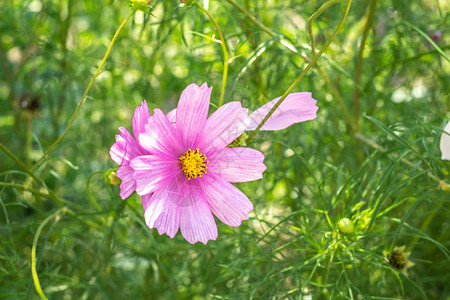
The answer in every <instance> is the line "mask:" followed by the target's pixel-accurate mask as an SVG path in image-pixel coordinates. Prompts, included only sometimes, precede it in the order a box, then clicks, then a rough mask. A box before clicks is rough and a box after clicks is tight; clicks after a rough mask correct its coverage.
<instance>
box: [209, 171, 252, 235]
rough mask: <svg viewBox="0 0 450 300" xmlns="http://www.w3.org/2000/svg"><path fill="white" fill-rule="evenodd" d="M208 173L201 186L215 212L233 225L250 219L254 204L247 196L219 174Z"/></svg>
mask: <svg viewBox="0 0 450 300" xmlns="http://www.w3.org/2000/svg"><path fill="white" fill-rule="evenodd" d="M208 175H210V176H205V177H204V178H202V181H201V187H202V190H203V194H204V195H205V198H206V201H207V202H208V204H209V206H210V207H211V211H212V212H213V214H214V215H216V217H217V218H219V220H220V221H222V222H223V223H225V224H227V225H229V226H233V227H237V226H239V225H241V222H242V220H248V213H249V212H251V211H252V210H253V204H252V203H251V202H250V200H248V198H247V196H245V195H244V193H242V192H241V191H240V190H239V189H238V188H236V187H235V186H233V185H232V184H231V183H229V182H227V181H226V180H224V179H222V178H220V177H219V176H215V175H212V174H208Z"/></svg>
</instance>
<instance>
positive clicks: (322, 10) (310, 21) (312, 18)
mask: <svg viewBox="0 0 450 300" xmlns="http://www.w3.org/2000/svg"><path fill="white" fill-rule="evenodd" d="M339 1H341V0H330V1H328V2H325V3H324V4H323V5H322V6H321V7H320V8H319V9H318V10H317V11H316V12H315V13H313V14H312V15H311V17H309V20H308V34H309V38H310V39H311V52H312V54H313V55H316V49H315V41H314V34H313V32H312V23H313V22H314V20H315V19H317V18H318V17H319V16H320V15H321V14H322V13H323V12H324V11H325V10H326V9H327V8H328V7H330V6H331V5H333V4H336V3H338V2H339Z"/></svg>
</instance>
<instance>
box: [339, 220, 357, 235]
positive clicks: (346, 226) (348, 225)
mask: <svg viewBox="0 0 450 300" xmlns="http://www.w3.org/2000/svg"><path fill="white" fill-rule="evenodd" d="M338 228H339V231H340V232H342V233H344V234H348V233H352V232H353V228H354V226H353V222H352V220H350V219H348V218H343V219H340V220H339V222H338Z"/></svg>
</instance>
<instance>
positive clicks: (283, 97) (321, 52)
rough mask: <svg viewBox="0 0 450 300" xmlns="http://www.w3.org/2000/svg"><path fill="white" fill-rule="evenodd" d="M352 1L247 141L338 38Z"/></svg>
mask: <svg viewBox="0 0 450 300" xmlns="http://www.w3.org/2000/svg"><path fill="white" fill-rule="evenodd" d="M351 3H352V0H348V1H347V6H346V7H345V11H344V16H343V17H342V20H341V22H340V23H339V25H338V27H337V28H336V30H335V31H334V33H333V35H332V36H331V37H330V38H329V39H328V41H327V42H326V43H325V46H323V48H322V49H321V50H320V51H319V53H317V54H316V55H315V56H314V58H313V59H312V60H311V62H310V63H309V64H308V65H307V66H306V68H305V69H304V70H303V72H302V73H301V74H300V76H299V77H298V78H297V79H296V80H295V81H294V83H293V84H291V86H290V87H289V88H288V89H287V90H286V92H284V94H283V95H282V96H281V98H280V100H278V102H277V103H276V104H275V105H274V106H273V107H272V109H271V110H270V111H269V113H268V114H267V115H266V116H265V117H264V119H263V120H262V121H261V123H260V124H259V125H258V127H256V129H255V130H254V131H253V132H252V134H251V135H250V136H249V137H248V139H247V143H249V142H250V141H251V140H252V139H253V138H254V137H255V136H256V134H257V133H258V132H259V130H260V129H261V127H262V126H263V125H264V124H265V123H266V122H267V120H268V119H269V118H270V116H271V115H272V114H273V113H274V112H275V110H276V109H277V108H278V107H279V106H280V105H281V103H283V101H284V99H286V97H287V96H288V95H289V94H290V93H291V92H292V90H293V89H294V88H295V87H296V86H297V85H298V84H299V82H300V81H301V80H302V79H303V77H305V75H306V73H307V72H308V71H309V70H310V69H311V68H312V67H313V66H314V64H315V63H316V62H317V60H318V59H319V57H320V56H321V55H322V54H323V53H324V52H325V50H327V48H328V46H330V44H331V43H332V42H333V40H334V39H335V38H336V36H337V34H338V33H339V31H340V30H341V28H342V26H343V25H344V22H345V19H346V18H347V15H348V12H349V10H350V5H351Z"/></svg>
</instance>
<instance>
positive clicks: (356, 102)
mask: <svg viewBox="0 0 450 300" xmlns="http://www.w3.org/2000/svg"><path fill="white" fill-rule="evenodd" d="M376 5H377V0H372V1H371V2H370V6H369V8H368V15H367V21H366V24H365V26H364V31H363V36H362V40H361V44H360V45H359V53H358V58H357V63H356V75H355V97H354V101H353V122H354V128H355V131H358V127H359V110H360V99H359V89H360V87H359V84H360V82H361V74H362V64H363V54H364V48H365V45H366V40H367V37H368V36H369V30H370V27H371V26H372V21H373V16H374V15H375V7H376Z"/></svg>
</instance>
